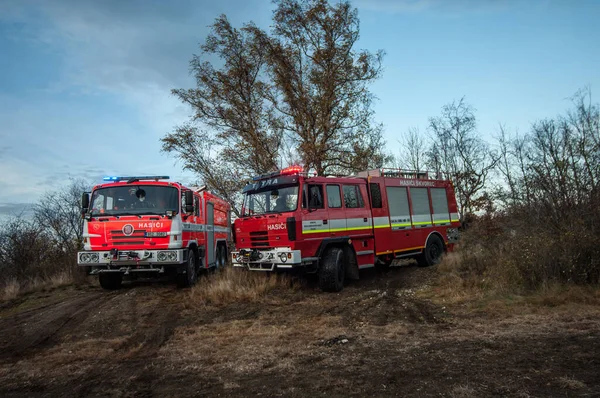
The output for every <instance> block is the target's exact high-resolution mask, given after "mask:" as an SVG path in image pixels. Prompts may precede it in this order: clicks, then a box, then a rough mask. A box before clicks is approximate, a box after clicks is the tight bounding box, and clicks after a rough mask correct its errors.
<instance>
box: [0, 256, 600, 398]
mask: <svg viewBox="0 0 600 398" xmlns="http://www.w3.org/2000/svg"><path fill="white" fill-rule="evenodd" d="M440 269H441V270H443V266H442V267H433V268H418V267H416V266H412V265H403V266H396V267H392V268H391V269H390V270H389V271H388V272H385V273H383V272H379V271H377V270H367V271H365V272H364V273H362V274H361V280H360V281H358V282H353V283H351V284H349V285H348V286H346V288H345V289H344V290H343V291H342V292H341V293H339V294H332V293H323V292H321V291H320V290H319V289H318V288H317V287H316V286H315V284H314V283H313V282H311V281H305V280H296V279H292V278H289V277H286V276H283V275H272V276H271V277H268V276H267V275H264V274H248V273H246V272H241V271H239V272H238V271H237V270H226V271H224V272H222V273H217V274H213V275H209V276H208V277H205V278H203V279H202V280H201V281H200V282H199V283H198V284H197V285H196V286H195V287H194V288H193V289H185V290H178V289H176V287H175V286H174V285H173V284H170V283H166V282H160V281H151V282H135V283H130V284H126V285H125V286H124V288H122V289H121V290H119V291H115V292H105V291H102V290H101V289H100V288H99V287H97V286H96V285H95V284H90V285H89V286H84V287H75V286H62V287H55V288H53V289H50V290H46V291H44V290H41V291H39V290H38V291H33V292H29V293H27V294H24V295H18V296H16V297H15V294H11V296H10V297H9V298H10V299H8V300H5V301H3V302H2V304H0V331H1V333H0V396H2V397H64V396H68V397H72V396H73V397H83V396H85V397H88V396H92V397H102V396H106V397H109V396H110V397H153V396H156V397H163V396H166V397H188V396H190V397H191V396H223V397H228V396H240V397H241V396H259V395H260V396H267V397H271V396H294V397H306V396H340V397H341V396H345V397H347V396H358V397H362V396H376V397H379V396H418V397H429V396H432V397H433V396H436V397H439V396H444V397H484V396H486V397H487V396H502V397H592V396H600V376H599V375H600V306H599V303H600V295H599V294H598V292H597V290H594V289H583V288H565V287H548V288H547V289H545V290H544V291H541V292H539V293H537V294H533V295H529V296H514V295H498V296H494V295H486V294H485V292H482V291H481V290H480V289H479V290H478V289H469V288H468V287H464V286H462V287H459V286H456V288H453V283H454V282H453V279H452V277H451V276H449V275H448V274H444V273H443V272H441V271H440Z"/></svg>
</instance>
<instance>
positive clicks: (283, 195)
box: [242, 184, 298, 216]
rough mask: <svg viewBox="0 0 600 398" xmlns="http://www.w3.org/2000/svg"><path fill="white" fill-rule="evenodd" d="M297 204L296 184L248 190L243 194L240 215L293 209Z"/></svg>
mask: <svg viewBox="0 0 600 398" xmlns="http://www.w3.org/2000/svg"><path fill="white" fill-rule="evenodd" d="M297 205H298V185H297V184H296V185H291V186H290V185H288V186H274V187H273V186H270V187H268V188H264V189H260V190H256V191H249V192H247V193H246V194H245V196H244V207H243V209H242V216H254V215H259V214H266V213H283V212H287V211H294V210H296V207H297Z"/></svg>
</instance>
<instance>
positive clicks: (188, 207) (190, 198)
mask: <svg viewBox="0 0 600 398" xmlns="http://www.w3.org/2000/svg"><path fill="white" fill-rule="evenodd" d="M185 212H186V213H193V212H194V193H193V192H192V191H185Z"/></svg>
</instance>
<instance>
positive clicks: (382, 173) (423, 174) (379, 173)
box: [357, 168, 429, 180]
mask: <svg viewBox="0 0 600 398" xmlns="http://www.w3.org/2000/svg"><path fill="white" fill-rule="evenodd" d="M357 176H358V177H396V178H407V179H412V180H427V179H429V172H428V171H419V170H406V169H394V168H381V169H370V170H365V171H360V172H358V173H357Z"/></svg>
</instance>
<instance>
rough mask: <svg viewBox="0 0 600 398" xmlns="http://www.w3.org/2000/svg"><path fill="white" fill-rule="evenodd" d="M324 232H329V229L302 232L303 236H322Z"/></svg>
mask: <svg viewBox="0 0 600 398" xmlns="http://www.w3.org/2000/svg"><path fill="white" fill-rule="evenodd" d="M324 232H329V230H328V229H313V230H310V231H304V230H303V231H302V233H303V234H322V233H324Z"/></svg>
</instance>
